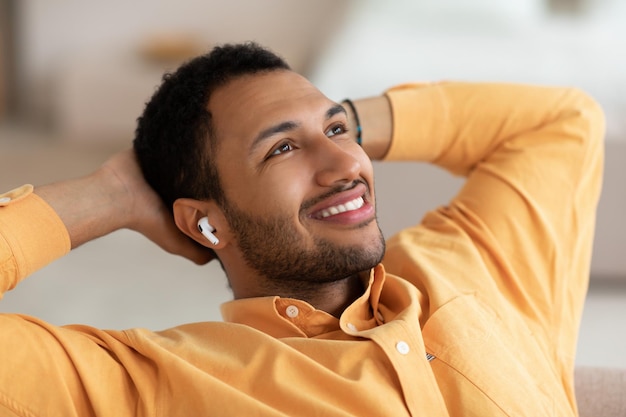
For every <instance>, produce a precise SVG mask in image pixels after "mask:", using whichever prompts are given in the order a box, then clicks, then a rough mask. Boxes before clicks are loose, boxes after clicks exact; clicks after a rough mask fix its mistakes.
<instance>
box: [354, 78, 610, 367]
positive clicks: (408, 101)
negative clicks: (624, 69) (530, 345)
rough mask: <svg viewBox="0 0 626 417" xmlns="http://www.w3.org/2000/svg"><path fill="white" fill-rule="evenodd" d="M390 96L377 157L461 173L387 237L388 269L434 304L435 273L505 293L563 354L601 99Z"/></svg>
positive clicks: (586, 221)
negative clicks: (460, 182) (445, 193)
mask: <svg viewBox="0 0 626 417" xmlns="http://www.w3.org/2000/svg"><path fill="white" fill-rule="evenodd" d="M387 99H388V100H389V103H390V104H391V114H392V117H391V120H392V121H393V123H392V127H391V134H390V135H389V136H390V137H391V140H390V142H388V146H387V147H388V150H387V152H386V153H385V159H387V160H414V161H422V162H429V163H433V164H436V165H438V166H440V167H442V168H444V169H446V170H448V171H450V172H452V173H453V174H455V175H462V176H465V177H466V178H467V180H466V182H465V185H464V186H463V188H462V189H461V190H460V192H459V193H458V194H457V195H456V197H455V198H454V199H453V200H452V201H450V202H449V204H447V205H445V206H442V207H440V208H438V209H437V210H433V211H432V212H429V213H427V214H426V216H425V218H424V219H423V221H422V223H421V225H420V226H418V227H416V228H411V229H408V230H407V231H405V232H403V233H401V234H400V235H399V236H398V237H396V238H392V239H391V240H390V242H389V245H388V252H387V255H386V258H385V261H384V262H385V266H386V267H387V270H388V271H390V272H392V273H395V274H398V275H400V276H402V277H404V278H406V279H408V280H410V281H412V282H414V283H415V284H416V285H418V286H420V289H422V290H424V291H425V292H428V293H429V295H430V297H431V300H430V302H431V308H436V306H438V305H442V303H445V302H446V300H448V299H449V298H448V297H450V296H453V294H452V292H446V291H441V289H442V288H443V287H442V286H441V285H439V287H437V288H438V291H429V289H427V288H429V287H428V286H429V285H430V283H429V281H428V280H429V279H431V278H432V279H433V286H434V285H437V283H436V282H435V278H433V276H435V275H437V279H439V281H437V282H441V280H445V281H446V282H447V283H448V284H449V286H448V288H451V289H455V290H458V291H461V292H463V291H465V292H475V291H478V294H479V296H480V297H481V298H482V299H483V300H484V301H485V303H487V304H488V305H491V306H492V307H493V308H499V307H501V306H502V305H503V304H498V303H499V301H497V300H506V304H507V305H508V307H507V308H510V307H511V306H513V308H514V309H515V310H517V311H519V312H520V313H521V314H522V316H523V317H524V318H525V320H526V321H527V323H530V325H531V328H532V330H533V331H535V332H536V334H541V335H543V336H544V338H545V340H547V341H549V342H548V343H549V344H550V345H551V346H552V347H554V349H555V355H560V356H561V357H562V358H564V359H563V360H564V361H571V359H572V355H573V347H574V346H575V338H576V334H577V331H576V329H577V327H578V321H579V319H580V314H581V309H582V304H583V301H584V296H585V289H586V286H587V279H588V276H589V266H590V258H591V246H592V242H593V231H594V224H595V209H596V205H597V202H598V197H599V193H600V186H601V175H602V149H603V136H604V118H603V115H602V111H601V110H600V108H599V106H598V105H597V104H596V103H595V102H594V101H593V100H592V99H591V98H589V96H587V95H586V94H584V93H582V92H580V91H578V90H575V89H569V88H547V87H539V86H522V85H507V84H471V83H439V84H426V85H404V86H401V87H399V88H396V89H392V90H390V91H389V92H387ZM355 104H356V107H357V112H358V113H359V118H360V119H361V123H362V125H363V146H364V147H365V149H366V150H368V148H367V146H368V145H367V137H366V136H365V135H366V134H367V131H366V128H365V123H366V122H367V120H364V119H365V116H364V115H362V114H361V102H360V101H358V100H357V101H355ZM383 117H384V118H385V119H388V118H389V116H388V115H385V116H383ZM387 134H389V131H387ZM384 136H385V135H381V137H384ZM368 153H369V151H368ZM370 155H372V154H371V153H370ZM374 156H380V154H379V153H374ZM404 189H405V190H407V189H410V186H407V187H405V188H404ZM416 192H419V191H416ZM442 203H445V202H442ZM424 271H429V273H430V274H431V275H432V276H430V275H428V274H426V273H425V272H424ZM436 297H440V299H437V298H436ZM556 352H558V353H556Z"/></svg>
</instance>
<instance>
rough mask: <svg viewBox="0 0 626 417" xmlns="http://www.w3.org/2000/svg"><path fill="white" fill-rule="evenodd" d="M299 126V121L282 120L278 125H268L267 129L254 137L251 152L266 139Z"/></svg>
mask: <svg viewBox="0 0 626 417" xmlns="http://www.w3.org/2000/svg"><path fill="white" fill-rule="evenodd" d="M298 126H299V124H298V123H296V122H292V121H288V122H282V123H279V124H277V125H274V126H271V127H268V128H267V129H265V130H263V131H262V132H261V133H259V134H258V135H257V137H256V138H254V140H253V141H252V144H251V145H250V153H252V152H254V150H255V149H256V148H257V147H258V146H259V145H260V144H261V142H263V141H264V140H265V139H268V138H270V137H272V136H274V135H275V134H277V133H284V132H289V131H291V130H294V129H296V128H297V127H298Z"/></svg>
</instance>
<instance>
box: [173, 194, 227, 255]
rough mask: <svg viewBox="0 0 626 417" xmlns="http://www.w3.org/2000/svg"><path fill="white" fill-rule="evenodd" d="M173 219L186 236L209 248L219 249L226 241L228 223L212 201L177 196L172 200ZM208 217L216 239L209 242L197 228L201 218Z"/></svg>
mask: <svg viewBox="0 0 626 417" xmlns="http://www.w3.org/2000/svg"><path fill="white" fill-rule="evenodd" d="M173 208H174V221H175V222H176V226H177V227H178V228H179V229H180V230H181V231H182V232H183V233H184V234H186V235H187V236H189V237H190V238H192V239H193V240H195V241H196V242H198V243H200V244H201V245H203V246H206V247H207V248H210V249H221V248H223V247H224V246H226V244H227V243H228V236H229V233H228V225H227V222H226V219H225V217H224V214H223V212H222V210H221V209H220V207H219V206H218V205H217V204H216V203H215V202H213V201H200V200H194V199H192V198H179V199H177V200H176V201H174V206H173ZM203 217H208V219H209V223H210V224H211V226H213V228H214V231H213V232H212V233H213V234H214V235H215V236H216V237H217V238H218V239H219V242H218V243H217V244H213V243H211V242H210V241H209V240H208V239H207V237H206V236H204V235H203V234H202V232H201V231H200V229H198V222H199V221H200V219H201V218H203Z"/></svg>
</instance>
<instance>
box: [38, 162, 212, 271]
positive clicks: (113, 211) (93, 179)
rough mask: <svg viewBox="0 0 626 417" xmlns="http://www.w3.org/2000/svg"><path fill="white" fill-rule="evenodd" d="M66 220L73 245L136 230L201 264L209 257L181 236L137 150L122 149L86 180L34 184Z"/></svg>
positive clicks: (164, 247) (204, 251)
mask: <svg viewBox="0 0 626 417" xmlns="http://www.w3.org/2000/svg"><path fill="white" fill-rule="evenodd" d="M35 193H36V194H38V195H39V196H40V197H41V198H43V199H44V200H45V201H46V202H47V203H48V204H49V205H50V206H51V207H52V208H53V209H54V211H55V212H56V213H57V214H58V216H59V217H60V218H61V220H62V221H63V223H64V224H65V227H66V228H67V231H68V233H69V237H70V241H71V244H72V249H73V248H76V247H78V246H80V245H81V244H83V243H85V242H88V241H90V240H93V239H96V238H98V237H100V236H104V235H106V234H108V233H111V232H113V231H115V230H118V229H122V228H127V229H131V230H135V231H137V232H139V233H141V234H143V235H144V236H146V237H148V238H149V239H150V240H152V241H153V242H155V243H157V244H158V245H159V246H160V247H161V248H163V249H164V250H166V251H167V252H170V253H173V254H176V255H181V256H184V257H186V258H188V259H191V260H192V261H194V262H196V263H198V264H202V263H206V262H207V261H209V260H210V251H206V250H203V249H202V248H201V247H200V246H198V245H196V244H195V243H193V242H192V241H191V240H190V239H189V238H187V237H186V236H185V235H184V234H182V233H181V232H180V231H179V230H178V228H177V227H176V225H175V224H174V222H173V220H172V217H171V215H170V213H169V211H168V210H167V208H166V207H165V206H164V205H163V203H162V201H161V199H160V198H159V196H158V195H157V194H156V193H155V192H154V191H153V190H152V188H150V186H149V185H148V184H147V183H146V182H145V180H144V178H143V175H142V173H141V171H140V169H139V166H138V165H137V161H136V159H135V155H134V152H133V151H131V150H127V151H123V152H120V153H118V154H116V155H114V156H113V157H112V158H111V159H109V160H108V161H106V162H105V163H104V165H102V167H100V168H99V169H98V170H96V171H95V172H93V173H92V174H90V175H87V176H85V177H82V178H78V179H74V180H69V181H64V182H60V183H56V184H51V185H46V186H43V187H37V188H35Z"/></svg>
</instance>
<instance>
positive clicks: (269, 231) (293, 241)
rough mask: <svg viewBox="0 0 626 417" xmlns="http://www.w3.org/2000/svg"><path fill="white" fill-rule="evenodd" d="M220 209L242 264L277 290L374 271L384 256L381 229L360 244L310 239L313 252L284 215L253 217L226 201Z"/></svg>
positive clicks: (310, 287) (302, 287)
mask: <svg viewBox="0 0 626 417" xmlns="http://www.w3.org/2000/svg"><path fill="white" fill-rule="evenodd" d="M223 209H224V214H225V215H226V219H227V220H228V222H229V224H230V227H231V230H232V231H233V232H234V235H235V237H236V239H237V244H238V246H239V249H240V250H241V253H242V256H243V258H244V260H245V262H246V263H247V265H248V266H249V267H251V268H252V269H254V270H256V271H257V272H258V273H259V274H260V275H262V276H264V277H265V278H266V279H267V281H268V283H269V284H270V285H272V284H273V285H272V286H275V287H282V286H283V285H284V284H285V283H289V285H290V286H292V289H296V288H293V287H294V286H295V287H300V288H301V289H303V290H304V289H305V288H309V289H312V288H314V286H315V285H314V284H320V283H330V282H335V281H340V280H342V279H345V278H347V277H350V276H353V275H355V274H358V273H359V272H363V271H366V270H369V269H371V268H373V267H374V266H376V265H377V264H378V263H380V261H381V260H382V258H383V255H384V253H385V239H384V238H383V234H382V232H381V230H380V228H378V229H377V231H378V233H377V234H376V235H375V236H372V238H371V239H370V241H366V242H363V244H361V245H359V246H343V245H338V244H336V243H334V242H331V241H329V240H327V239H323V238H314V245H313V248H311V247H309V245H307V242H306V239H305V237H304V236H302V234H301V233H300V232H299V231H298V229H297V227H296V226H295V225H294V224H293V223H292V222H290V221H289V220H288V219H290V217H288V216H281V215H276V216H272V217H255V216H253V215H250V214H248V213H245V212H243V211H242V210H240V209H239V208H237V207H235V206H234V205H233V204H231V203H229V202H228V201H227V202H225V204H224V207H223ZM285 219H287V220H285ZM373 221H376V220H375V219H372V220H370V221H369V222H366V223H364V224H361V225H359V226H358V227H357V228H365V227H367V226H368V225H369V224H370V223H371V222H373ZM346 233H350V231H347V232H346ZM312 284H313V285H312Z"/></svg>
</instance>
